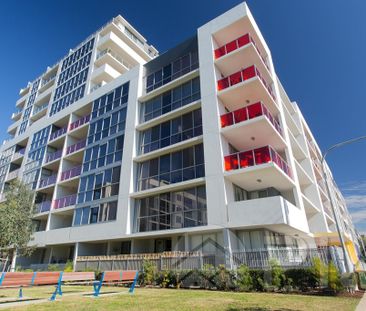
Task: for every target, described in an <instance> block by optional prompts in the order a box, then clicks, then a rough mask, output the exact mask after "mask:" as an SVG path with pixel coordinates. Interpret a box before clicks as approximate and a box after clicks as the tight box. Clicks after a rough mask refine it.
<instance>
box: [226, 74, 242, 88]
mask: <svg viewBox="0 0 366 311" xmlns="http://www.w3.org/2000/svg"><path fill="white" fill-rule="evenodd" d="M229 80H230V85H231V86H232V85H235V84H238V83H240V82H242V81H243V80H242V77H241V72H240V71H239V72H235V73H233V74H232V75H230V76H229Z"/></svg>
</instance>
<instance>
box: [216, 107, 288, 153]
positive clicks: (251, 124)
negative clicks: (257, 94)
mask: <svg viewBox="0 0 366 311" xmlns="http://www.w3.org/2000/svg"><path fill="white" fill-rule="evenodd" d="M221 127H222V130H221V133H222V134H223V135H224V136H225V137H226V138H227V139H228V141H229V142H230V144H232V145H233V146H234V147H235V148H236V149H238V150H242V149H244V148H245V149H247V148H255V147H259V146H263V145H266V144H267V143H268V142H269V141H270V142H271V144H272V146H273V147H274V148H276V149H280V150H282V149H283V148H284V147H285V146H286V142H285V140H284V139H283V137H282V129H281V126H280V124H279V122H278V121H277V119H276V118H275V117H273V115H272V114H271V113H270V112H269V110H268V108H267V107H266V106H265V105H264V104H263V103H261V102H258V103H255V104H251V105H249V106H246V107H244V108H240V109H237V110H234V111H231V112H228V113H225V114H224V115H222V116H221ZM243 134H245V135H243Z"/></svg>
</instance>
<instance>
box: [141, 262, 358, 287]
mask: <svg viewBox="0 0 366 311" xmlns="http://www.w3.org/2000/svg"><path fill="white" fill-rule="evenodd" d="M139 283H140V285H142V286H149V285H150V286H151V285H152V286H160V287H164V288H169V287H173V288H180V287H184V288H188V287H189V288H192V287H194V288H203V289H216V290H226V291H228V290H231V291H261V292H262V291H309V290H322V291H330V292H333V293H336V292H339V291H341V290H342V289H345V288H354V286H355V284H356V281H355V276H354V275H353V274H347V275H342V276H341V275H340V274H339V272H338V270H337V268H336V267H335V265H334V264H333V263H332V262H331V263H330V264H329V265H324V264H323V263H322V261H321V260H320V259H318V258H315V259H314V260H313V263H312V266H311V267H310V268H295V269H287V270H284V269H282V268H281V267H280V266H279V265H278V263H277V262H276V261H271V264H270V269H268V270H261V269H249V268H248V267H247V266H245V265H242V266H240V267H239V268H238V269H237V270H228V269H226V268H225V267H224V266H219V267H217V268H214V267H213V266H206V267H204V269H202V270H180V271H179V270H167V271H157V269H156V267H155V265H154V264H153V263H152V262H149V261H146V262H144V268H143V272H142V273H141V274H140V278H139Z"/></svg>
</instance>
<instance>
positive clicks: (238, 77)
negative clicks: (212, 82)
mask: <svg viewBox="0 0 366 311" xmlns="http://www.w3.org/2000/svg"><path fill="white" fill-rule="evenodd" d="M254 77H258V78H259V79H260V80H261V81H262V83H263V84H264V86H265V87H266V89H267V90H268V92H269V94H271V96H272V98H273V99H274V100H275V99H276V98H275V96H274V93H273V90H272V87H271V86H270V85H269V84H268V83H267V82H266V81H265V80H264V79H263V77H262V75H261V74H260V72H259V70H258V69H257V67H256V66H255V65H252V66H250V67H247V68H245V69H243V70H241V71H238V72H235V73H233V74H232V75H230V76H228V77H226V78H223V79H220V80H218V81H217V89H218V90H219V91H221V90H224V89H226V88H228V87H230V86H233V85H235V84H238V83H240V82H243V81H246V80H249V79H251V78H254Z"/></svg>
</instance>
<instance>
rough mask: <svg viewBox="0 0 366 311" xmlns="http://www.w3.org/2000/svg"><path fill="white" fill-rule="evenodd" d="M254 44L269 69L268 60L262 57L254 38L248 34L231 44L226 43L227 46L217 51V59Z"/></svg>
mask: <svg viewBox="0 0 366 311" xmlns="http://www.w3.org/2000/svg"><path fill="white" fill-rule="evenodd" d="M250 43H252V44H253V45H254V47H255V49H256V50H257V52H258V54H259V56H260V57H261V59H262V60H263V63H264V64H265V65H266V67H267V68H268V69H269V67H268V65H267V62H266V59H265V57H264V56H263V55H262V53H261V52H260V50H259V48H258V46H257V44H256V43H255V41H254V40H253V37H252V36H251V35H250V34H249V33H247V34H245V35H243V36H241V37H239V38H237V39H235V40H233V41H231V42H229V43H226V44H225V45H223V46H221V47H219V48H218V49H216V50H215V59H218V58H220V57H222V56H224V55H226V54H229V53H231V52H233V51H235V50H237V49H240V48H241V47H243V46H246V45H248V44H250Z"/></svg>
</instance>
